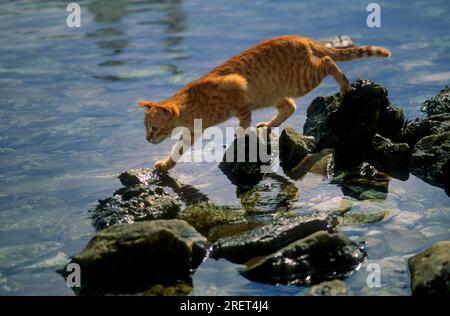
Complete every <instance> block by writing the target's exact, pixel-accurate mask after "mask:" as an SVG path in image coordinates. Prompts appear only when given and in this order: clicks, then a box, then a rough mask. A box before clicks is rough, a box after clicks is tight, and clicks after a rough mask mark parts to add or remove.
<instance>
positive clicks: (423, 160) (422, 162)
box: [410, 132, 450, 187]
mask: <svg viewBox="0 0 450 316" xmlns="http://www.w3.org/2000/svg"><path fill="white" fill-rule="evenodd" d="M449 159H450V132H447V133H443V134H435V135H430V136H427V137H424V138H422V139H421V140H420V141H419V142H418V143H417V144H416V145H415V146H414V151H413V153H412V156H411V161H410V170H411V173H413V174H414V175H415V176H417V177H419V178H421V179H422V180H424V181H425V182H428V183H430V184H433V185H437V186H440V187H445V186H446V183H448V177H447V175H448V160H449ZM446 166H447V167H446ZM445 173H446V174H445Z"/></svg>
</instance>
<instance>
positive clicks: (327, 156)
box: [286, 149, 334, 180]
mask: <svg viewBox="0 0 450 316" xmlns="http://www.w3.org/2000/svg"><path fill="white" fill-rule="evenodd" d="M333 159H334V150H333V149H324V150H322V151H319V152H317V153H314V154H311V155H307V156H306V157H305V158H303V160H302V161H300V163H299V164H297V165H296V166H295V167H293V168H292V169H291V170H288V171H286V174H287V175H288V176H289V177H290V178H292V179H294V180H298V179H301V178H303V177H304V176H305V175H306V174H307V173H308V172H311V173H315V174H320V175H322V176H324V177H327V176H328V173H329V171H330V168H331V167H332V164H333Z"/></svg>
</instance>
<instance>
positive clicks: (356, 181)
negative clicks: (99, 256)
mask: <svg viewBox="0 0 450 316" xmlns="http://www.w3.org/2000/svg"><path fill="white" fill-rule="evenodd" d="M331 178H332V182H333V183H336V184H338V185H340V186H341V188H342V192H343V193H344V194H345V195H348V196H351V197H354V198H356V199H358V200H366V199H381V200H384V199H386V197H387V194H388V189H389V181H390V179H391V178H390V177H389V176H388V175H387V174H385V173H383V172H380V171H378V170H377V169H376V168H375V167H373V166H372V165H370V164H368V163H362V164H361V165H359V166H356V167H353V168H347V169H342V170H339V171H337V172H335V173H334V174H333V175H332V177H331Z"/></svg>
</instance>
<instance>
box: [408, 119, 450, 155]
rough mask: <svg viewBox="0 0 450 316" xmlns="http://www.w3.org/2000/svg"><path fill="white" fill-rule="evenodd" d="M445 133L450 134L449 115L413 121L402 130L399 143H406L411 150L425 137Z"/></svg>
mask: <svg viewBox="0 0 450 316" xmlns="http://www.w3.org/2000/svg"><path fill="white" fill-rule="evenodd" d="M446 132H450V113H445V114H438V115H432V116H429V117H427V118H425V119H416V120H414V121H413V122H411V123H409V124H407V125H406V127H405V128H404V129H403V130H402V133H401V136H400V141H401V142H405V143H408V144H409V146H410V147H411V148H413V147H414V145H415V144H416V143H417V142H418V141H419V140H421V139H422V138H424V137H426V136H430V135H434V134H442V133H446Z"/></svg>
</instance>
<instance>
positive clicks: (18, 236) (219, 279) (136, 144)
mask: <svg viewBox="0 0 450 316" xmlns="http://www.w3.org/2000/svg"><path fill="white" fill-rule="evenodd" d="M78 3H79V4H80V5H81V7H82V27H81V28H79V29H69V28H68V27H66V24H65V20H66V16H67V13H66V11H65V5H66V2H64V1H0V40H1V45H0V96H1V97H0V118H1V121H0V273H1V274H0V294H2V295H23V294H28V295H36V294H54V295H73V293H72V291H71V290H70V289H68V288H67V287H66V286H65V283H64V281H63V279H62V278H61V277H60V276H59V275H57V274H56V273H55V269H56V266H58V264H59V263H60V262H63V261H64V260H65V258H67V257H69V256H72V255H74V254H76V253H77V252H79V251H80V250H81V249H82V248H83V247H84V246H85V244H86V243H87V242H88V241H89V239H90V238H91V237H92V235H93V233H94V229H93V228H92V226H91V223H90V220H89V218H88V209H89V208H91V207H92V206H93V205H95V204H96V201H97V200H98V199H99V198H104V197H107V196H109V195H110V194H111V193H112V192H113V191H114V190H116V189H117V188H119V187H120V183H119V181H118V180H117V178H116V176H117V175H118V174H119V173H120V172H121V171H124V170H127V169H131V168H134V167H145V166H152V165H153V163H154V162H155V161H156V160H158V159H160V158H161V157H163V156H164V155H165V154H167V153H168V152H169V149H170V146H171V145H172V144H171V142H170V141H167V142H164V143H162V144H160V145H157V146H151V145H149V144H148V143H146V141H145V139H144V136H145V132H144V128H143V125H142V119H143V112H142V110H141V109H139V108H138V107H136V106H135V105H134V104H135V101H136V100H137V99H139V98H144V97H145V98H149V99H161V98H165V97H167V96H169V95H171V94H172V93H174V92H175V91H176V90H177V89H178V88H179V87H181V86H182V85H183V84H185V83H187V82H189V81H190V80H192V79H194V78H196V77H198V76H200V75H201V74H203V73H205V72H206V71H208V70H209V69H211V68H212V67H213V66H215V65H217V64H218V63H220V62H222V61H224V60H225V59H227V58H228V57H231V56H232V55H234V54H235V53H237V52H239V51H241V50H242V49H245V48H247V47H248V46H250V45H252V44H254V43H256V42H258V41H260V40H262V39H265V38H267V37H270V36H274V35H283V34H300V35H306V36H310V37H313V38H323V37H327V36H332V35H340V34H346V35H350V36H351V37H352V38H353V39H354V40H355V41H356V42H357V43H359V44H376V45H382V46H386V47H388V48H390V49H391V50H392V52H393V57H392V58H391V59H390V60H383V59H364V60H357V61H353V62H349V63H341V64H340V66H341V68H342V69H343V71H344V72H345V73H346V75H347V77H348V78H349V79H350V80H353V79H356V78H357V77H359V76H361V77H367V78H369V79H371V80H374V81H375V82H377V83H380V84H383V85H385V86H386V87H387V88H388V90H389V94H390V98H391V101H392V102H394V103H395V104H397V105H399V106H401V107H402V108H403V109H404V110H405V113H406V115H407V117H408V118H414V117H417V116H422V115H423V114H421V113H420V112H419V108H420V104H421V102H422V101H424V100H425V99H427V98H429V97H431V96H433V95H435V94H436V93H437V92H438V91H439V90H440V89H441V88H442V87H443V86H444V85H445V84H448V83H449V81H450V60H449V59H450V36H449V35H448V30H449V29H450V27H449V26H450V25H449V24H450V20H449V19H448V15H449V14H450V4H449V3H448V2H447V1H413V2H411V1H398V2H396V3H395V4H393V3H390V2H388V1H379V3H380V4H381V7H382V27H381V28H379V29H370V28H368V27H367V26H366V24H365V20H366V16H367V14H368V13H367V12H366V11H365V4H364V3H362V2H361V1H348V2H346V3H345V4H342V2H341V1H301V2H300V1H283V2H282V3H278V2H272V1H248V2H243V1H234V0H232V1H229V0H222V1H219V0H213V1H208V5H207V6H206V5H205V2H204V1H181V0H179V1H177V0H172V1H171V0H167V1H125V0H117V1H106V0H98V1H79V2H78ZM336 91H337V85H336V84H335V82H334V81H333V80H332V79H326V80H325V81H324V82H323V83H322V85H321V86H320V87H319V88H317V89H316V90H315V91H313V92H312V93H310V94H309V95H308V96H306V97H304V98H301V99H299V100H297V103H298V105H299V109H298V110H297V112H296V114H295V115H294V116H293V117H291V118H290V119H289V120H288V122H287V123H286V125H293V126H296V127H297V128H299V129H301V128H302V126H303V123H304V121H305V113H306V107H307V105H309V103H310V102H311V101H312V100H313V98H314V97H316V96H318V95H327V94H331V93H334V92H336ZM273 112H274V111H273V110H271V109H268V110H264V111H258V112H256V113H255V114H254V116H253V118H254V121H255V122H258V121H262V120H266V119H267V118H268V117H270V116H271V115H272V114H273ZM229 123H235V120H231V121H230V122H228V123H227V124H229ZM223 126H225V125H223ZM171 174H172V176H173V177H174V178H177V179H178V180H180V181H181V182H183V183H188V184H191V185H193V186H194V187H196V188H197V189H198V190H200V191H201V192H203V193H204V194H206V195H208V196H209V198H210V199H211V200H212V201H214V202H216V203H218V204H227V205H235V206H239V205H240V200H239V199H238V197H237V196H236V188H235V187H234V186H233V185H232V184H230V183H229V181H228V180H227V178H226V177H225V176H224V175H223V174H222V173H221V172H220V170H219V169H218V168H217V166H216V165H215V164H206V163H202V164H200V163H195V164H187V163H185V164H180V165H179V166H178V167H177V168H176V169H175V170H174V171H173V172H171ZM271 183H272V185H273V186H274V187H275V189H276V187H277V183H276V181H274V180H273V179H267V180H265V181H264V182H263V183H261V186H263V185H268V184H271ZM295 186H296V187H297V188H298V195H297V198H296V200H297V201H296V202H298V203H303V202H305V203H306V202H320V201H325V200H328V199H329V198H332V197H336V196H342V192H341V190H340V188H338V187H336V186H334V185H331V184H329V183H327V181H324V180H322V179H318V178H315V177H313V176H311V177H306V178H305V179H303V180H302V181H299V182H297V183H295ZM449 202H450V198H449V197H448V196H447V195H445V193H444V192H443V191H442V190H441V189H439V188H435V187H432V186H430V185H428V184H426V183H424V182H423V181H421V180H420V179H417V178H416V177H414V176H411V177H410V178H409V179H408V180H407V181H399V180H392V181H391V182H390V186H389V195H388V198H387V200H386V201H383V202H379V203H378V205H376V206H374V207H377V208H381V209H389V210H390V216H389V217H388V218H387V219H385V220H383V221H381V222H378V223H374V224H370V225H359V226H347V227H344V228H343V229H342V230H343V231H344V232H345V233H346V234H347V235H349V236H351V238H353V239H355V240H357V241H363V240H365V241H366V242H367V252H368V255H369V257H368V261H367V262H377V263H379V264H380V265H381V267H382V287H381V288H379V289H371V288H368V287H367V286H366V283H365V280H366V277H367V275H368V274H367V272H366V270H365V266H366V264H367V263H365V264H364V265H363V266H362V267H361V269H360V270H359V271H358V272H356V273H354V274H353V275H351V276H350V277H349V278H347V279H346V281H347V283H348V284H349V286H350V288H351V290H352V292H353V293H354V294H358V295H372V294H401V295H405V294H409V290H408V286H409V283H408V279H409V277H408V272H407V268H406V264H405V258H407V257H408V256H409V255H411V254H414V253H416V252H418V251H420V250H422V249H424V248H426V247H428V246H430V245H431V244H433V243H434V242H436V241H438V240H443V239H449V237H450V232H449V223H450V218H449V211H450V203H449ZM238 268H239V266H238V265H234V264H231V263H228V262H227V261H225V260H219V261H214V260H207V261H206V262H205V263H204V264H203V265H202V266H201V267H200V268H199V269H198V271H197V273H196V274H195V275H194V277H193V282H194V290H193V292H192V294H199V295H204V294H235V295H241V294H246V295H259V294H266V295H286V294H296V293H298V292H302V291H304V289H303V288H299V287H288V286H270V285H262V284H258V283H252V282H250V281H247V280H246V279H245V278H243V277H241V276H239V274H238Z"/></svg>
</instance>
